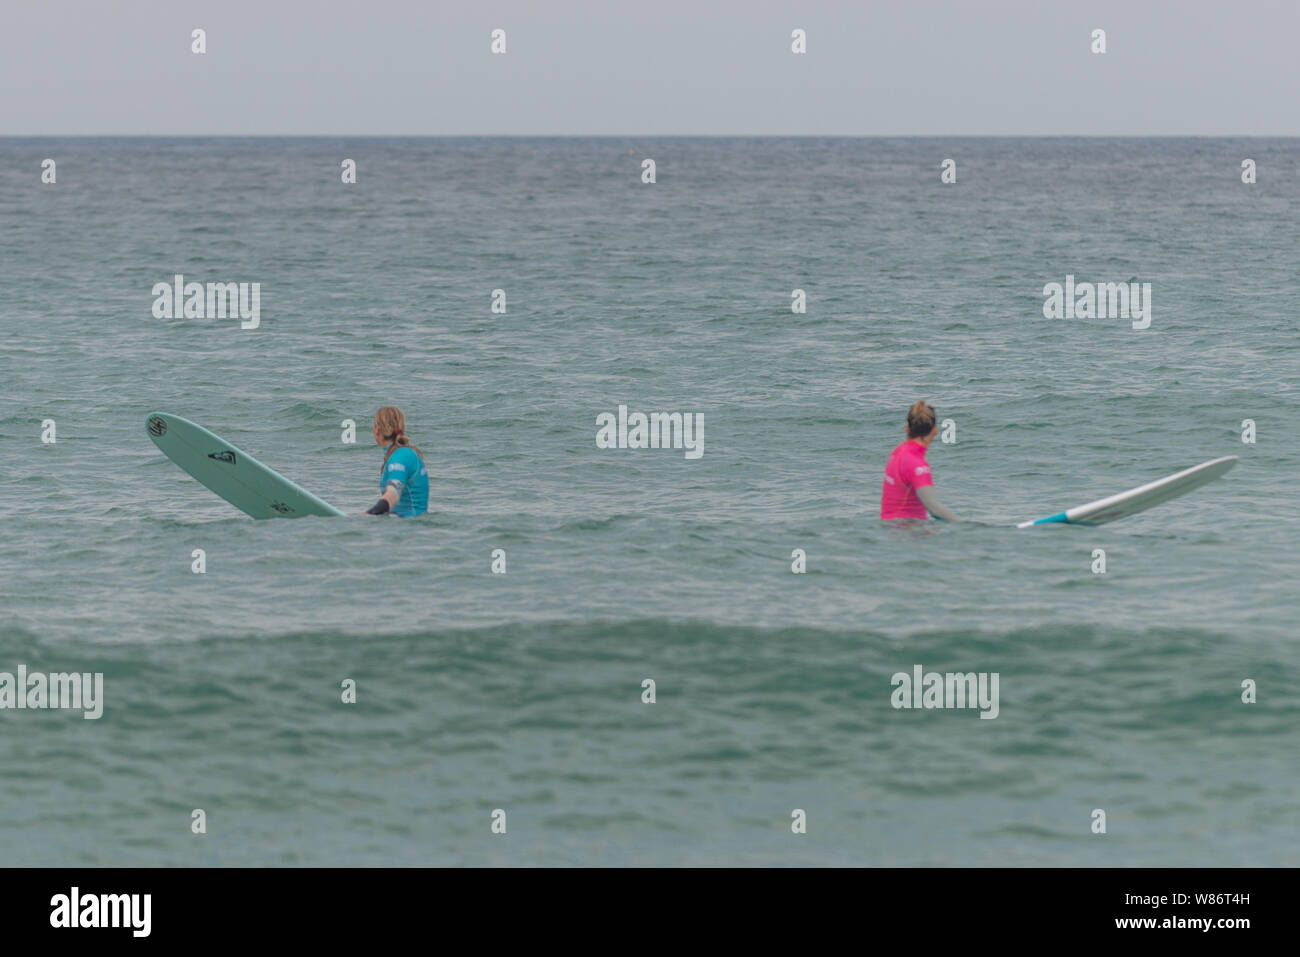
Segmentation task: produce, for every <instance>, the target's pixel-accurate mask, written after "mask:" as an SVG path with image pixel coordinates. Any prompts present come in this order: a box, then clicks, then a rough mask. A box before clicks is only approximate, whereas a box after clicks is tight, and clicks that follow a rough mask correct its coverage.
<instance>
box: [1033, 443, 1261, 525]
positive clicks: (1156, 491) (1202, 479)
mask: <svg viewBox="0 0 1300 957" xmlns="http://www.w3.org/2000/svg"><path fill="white" fill-rule="evenodd" d="M1236 464H1237V456H1235V455H1225V456H1223V458H1219V459H1210V461H1208V462H1202V463H1201V464H1200V465H1193V466H1192V467H1191V468H1189V469H1183V470H1182V471H1181V472H1175V473H1174V474H1173V475H1166V476H1165V477H1164V478H1162V479H1157V480H1156V481H1154V482H1148V483H1147V484H1146V485H1139V486H1138V487H1137V488H1131V489H1129V490H1128V491H1127V492H1120V493H1119V494H1118V495H1110V496H1107V497H1106V498H1099V499H1097V501H1095V502H1089V503H1088V504H1087V505H1076V506H1075V507H1074V508H1067V509H1066V510H1065V511H1064V512H1057V513H1056V514H1055V515H1049V516H1047V517H1046V518H1039V519H1034V520H1033V521H1029V522H1021V523H1020V524H1019V525H1017V526H1016V528H1028V527H1029V526H1030V525H1050V524H1053V523H1057V522H1065V523H1068V524H1070V525H1101V524H1103V523H1105V522H1113V521H1115V519H1117V518H1127V517H1128V516H1129V515H1136V514H1137V513H1138V512H1145V511H1146V510H1147V509H1149V508H1150V507H1151V506H1152V505H1159V504H1160V503H1161V502H1167V501H1169V500H1170V499H1171V498H1177V497H1178V496H1180V495H1186V494H1187V493H1188V492H1190V491H1192V489H1197V488H1200V487H1201V486H1202V485H1204V484H1205V483H1206V482H1213V481H1214V480H1215V479H1216V478H1218V477H1219V476H1221V475H1223V474H1224V473H1225V472H1227V471H1228V470H1229V469H1230V468H1232V467H1233V466H1234V465H1236Z"/></svg>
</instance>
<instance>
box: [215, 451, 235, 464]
mask: <svg viewBox="0 0 1300 957" xmlns="http://www.w3.org/2000/svg"><path fill="white" fill-rule="evenodd" d="M208 458H210V459H216V460H217V461H218V462H225V463H226V464H227V465H235V464H237V463H236V462H235V453H234V452H232V451H230V450H229V449H222V450H221V451H220V452H209V453H208Z"/></svg>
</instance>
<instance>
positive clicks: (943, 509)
mask: <svg viewBox="0 0 1300 957" xmlns="http://www.w3.org/2000/svg"><path fill="white" fill-rule="evenodd" d="M916 497H917V498H919V499H920V500H921V504H922V505H924V506H925V510H926V511H927V512H929V513H930V514H931V515H933V516H934V517H935V518H941V519H943V520H944V521H945V522H960V521H961V519H960V518H958V517H957V515H956V513H954V512H953V510H952V509H950V508H948V507H947V506H946V505H944V504H943V502H941V501H939V493H938V492H937V491H936V490H935V487H934V486H933V485H922V486H921V487H920V488H918V489H917V490H916Z"/></svg>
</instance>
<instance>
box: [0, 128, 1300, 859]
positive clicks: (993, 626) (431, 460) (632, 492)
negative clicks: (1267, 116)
mask: <svg viewBox="0 0 1300 957" xmlns="http://www.w3.org/2000/svg"><path fill="white" fill-rule="evenodd" d="M46 158H52V159H54V160H55V161H56V164H57V166H56V175H57V182H56V183H54V184H42V183H41V179H40V174H41V163H42V161H43V160H44V159H46ZM646 158H650V159H653V160H654V161H655V173H656V182H654V183H643V182H642V163H643V161H644V160H645V159H646ZM948 158H952V159H953V160H955V162H956V169H957V182H956V183H953V184H944V183H942V182H941V181H940V172H941V171H940V164H941V163H942V162H943V160H945V159H948ZM1247 158H1249V159H1253V160H1254V161H1255V162H1256V164H1257V167H1258V182H1256V183H1254V184H1245V183H1243V182H1242V181H1241V163H1242V160H1243V159H1247ZM345 159H352V160H355V162H356V164H357V181H356V183H355V184H345V183H343V182H341V175H340V174H341V164H342V163H343V161H344V160H345ZM1297 211H1300V140H1294V139H1221V140H1217V139H1114V140H1112V139H1068V138H1062V139H951V140H945V139H816V138H798V139H795V138H792V139H743V138H726V139H692V138H683V139H674V138H662V139H636V138H617V137H616V138H594V139H563V138H557V139H509V138H503V139H490V138H489V139H437V138H432V139H276V138H251V139H157V138H120V139H118V138H109V139H13V138H10V139H0V334H2V337H0V462H2V463H3V467H2V469H0V514H3V517H4V530H3V534H0V672H10V673H13V672H16V670H17V668H18V666H19V665H25V666H26V667H27V669H28V670H29V671H42V672H63V671H78V672H91V673H94V672H102V673H103V676H104V678H103V682H104V685H103V688H104V691H103V716H102V717H101V718H99V719H98V720H85V719H84V718H83V717H82V715H81V714H80V713H79V712H75V711H54V710H30V709H24V710H13V709H4V710H0V865H172V866H208V865H277V866H279V865H357V866H379V865H398V866H408V865H458V866H476V865H492V866H497V865H500V866H511V865H528V866H534V865H561V866H569V865H650V866H666V865H777V866H783V865H835V866H840V865H934V866H960V865H1013V866H1014V865H1048V866H1056V865H1085V866H1116V865H1118V866H1130V865H1172V866H1199V865H1218V866H1225V865H1226V866H1248V865H1295V864H1297V863H1300V860H1298V852H1297V846H1298V845H1297V841H1296V834H1297V831H1298V829H1300V757H1298V755H1300V698H1298V697H1297V689H1300V654H1298V651H1297V635H1298V632H1297V628H1298V627H1300V626H1298V625H1297V622H1300V594H1298V588H1297V583H1298V582H1300V534H1297V533H1298V531H1300V522H1298V521H1297V515H1298V514H1300V481H1297V476H1298V475H1300V438H1298V430H1297V422H1300V391H1297V386H1298V384H1300V335H1298V325H1300V323H1298V319H1300V255H1298V254H1297V253H1298V251H1300V216H1298V215H1297ZM178 273H180V274H183V275H184V276H185V279H186V280H187V281H197V282H204V283H206V282H219V281H220V282H249V283H252V282H257V283H260V284H261V286H260V289H261V299H260V325H259V326H258V327H257V328H256V329H242V328H240V322H239V321H238V320H237V319H230V318H226V319H214V318H204V319H198V318H189V319H186V318H173V319H159V318H156V317H155V316H154V314H153V304H154V300H155V295H154V293H153V292H152V290H153V287H154V285H155V283H160V282H161V283H170V282H171V281H172V280H173V277H174V276H175V275H176V274H178ZM1067 275H1072V276H1074V277H1075V280H1076V281H1077V282H1127V281H1128V280H1130V279H1131V278H1132V279H1134V280H1135V281H1138V282H1149V283H1151V289H1152V293H1151V297H1152V298H1151V301H1152V313H1151V323H1150V327H1149V328H1147V329H1143V330H1137V329H1134V328H1133V327H1132V323H1131V322H1129V321H1128V320H1125V319H1120V318H1105V319H1101V318H1097V319H1045V318H1044V317H1043V304H1044V299H1045V296H1044V293H1043V288H1044V286H1045V285H1046V284H1048V283H1052V282H1058V283H1064V282H1065V280H1066V277H1067ZM796 289H801V290H804V292H805V294H806V297H807V311H806V312H805V313H802V314H799V313H795V312H792V310H791V302H792V293H793V291H794V290H796ZM494 290H502V291H503V292H504V297H505V303H506V308H505V312H504V313H502V312H494V311H493V296H494ZM921 398H924V399H927V400H928V401H930V402H932V403H933V404H934V405H935V407H936V408H937V410H938V414H939V417H940V419H941V420H951V426H950V429H949V432H950V437H951V438H953V439H955V441H951V442H941V441H936V442H935V444H934V446H933V447H932V448H931V451H930V453H929V458H930V462H931V464H932V466H933V470H934V476H935V480H936V483H937V486H938V488H939V489H940V491H941V494H942V496H943V499H944V501H945V502H946V504H948V505H949V506H950V507H951V508H953V509H954V510H955V511H957V512H958V513H959V514H960V515H962V516H963V517H964V518H967V519H970V520H971V521H969V522H967V523H965V524H962V525H944V524H941V523H929V524H926V525H921V526H915V525H914V526H911V527H894V526H888V525H886V524H884V523H882V522H881V521H880V520H879V500H880V487H881V476H882V473H883V468H884V465H885V462H886V460H887V458H888V456H889V453H890V451H891V449H892V448H893V447H894V446H895V445H896V444H897V443H898V442H899V441H901V440H902V438H903V420H904V416H905V414H906V410H907V408H908V406H909V405H911V403H912V402H914V401H915V400H917V399H921ZM388 404H393V405H397V406H399V407H401V408H402V409H403V410H404V412H405V414H406V416H407V431H408V433H409V434H410V435H411V437H412V439H413V440H414V441H415V443H416V444H417V445H418V446H419V447H420V448H421V449H422V451H423V453H424V457H425V461H426V463H427V466H428V469H429V472H430V509H429V514H428V515H427V516H425V517H422V518H418V519H410V520H401V519H395V518H391V517H390V518H385V519H377V518H360V517H349V518H346V519H337V518H335V519H326V518H306V519H302V520H298V521H263V522H258V521H254V520H252V519H250V518H247V517H245V516H244V515H242V514H241V513H239V512H238V511H236V510H235V509H234V508H232V507H231V506H229V505H227V504H226V503H224V502H223V501H222V500H220V499H219V498H217V497H216V496H215V495H213V494H212V493H210V492H209V491H208V490H206V489H205V488H203V487H202V486H201V485H199V484H198V483H197V482H196V481H195V480H194V479H192V478H191V477H189V476H188V475H187V474H185V473H184V472H182V471H181V470H180V469H178V468H177V467H176V466H175V465H173V464H172V463H171V462H170V461H169V460H168V459H166V458H165V457H164V456H163V455H162V453H161V452H160V451H159V450H158V449H157V448H156V447H155V446H154V445H153V443H152V442H151V441H150V440H149V437H148V435H147V434H146V431H145V419H146V415H147V414H148V413H149V412H151V411H155V410H162V411H167V412H170V413H173V414H176V415H181V416H185V417H187V418H190V419H193V420H194V421H196V422H198V423H200V424H201V425H204V426H206V427H207V428H209V429H211V430H212V431H214V432H216V433H217V434H219V435H221V436H222V437H224V438H226V439H227V440H228V441H230V442H232V443H234V444H235V445H237V446H239V447H240V448H241V449H243V450H245V451H246V452H247V453H249V454H251V455H254V456H256V457H257V458H258V459H260V460H261V461H263V462H264V463H266V464H267V465H269V466H271V467H272V468H274V469H276V470H278V471H280V472H282V473H283V474H284V475H286V476H287V477H289V478H291V479H293V480H294V481H296V482H298V483H299V484H301V485H303V486H305V487H306V488H308V489H310V490H311V491H312V492H314V493H316V494H317V495H319V496H321V497H322V498H324V499H326V500H327V501H329V502H331V503H333V504H335V505H337V506H338V507H340V508H342V509H343V510H344V511H346V512H349V513H357V512H361V511H363V510H364V509H366V508H367V507H369V506H370V505H371V504H372V503H373V502H374V501H375V499H376V498H377V496H378V491H379V488H378V475H379V467H380V462H381V459H382V451H381V450H380V449H379V448H378V447H377V446H376V445H375V444H374V442H373V440H372V439H371V437H370V435H369V426H370V419H371V416H372V415H373V414H374V411H375V410H376V409H377V408H378V407H380V406H382V405H388ZM619 405H626V406H627V407H628V409H629V410H630V411H641V412H646V413H649V412H656V411H659V412H690V413H698V414H701V415H702V416H703V420H704V424H705V429H704V454H703V455H702V457H700V458H698V459H689V458H687V456H686V455H685V454H684V452H683V451H682V450H677V449H646V450H621V449H602V448H598V447H597V444H596V431H597V426H596V418H597V416H598V415H600V414H601V413H607V412H608V413H617V410H618V407H619ZM46 420H53V423H54V441H53V442H52V443H50V442H43V441H42V434H43V432H45V433H48V426H46V425H43V423H45V422H46ZM347 420H352V421H353V422H355V423H356V433H357V438H356V441H355V442H354V443H348V442H346V441H344V432H345V422H346V421H347ZM1245 420H1251V421H1252V422H1253V423H1254V430H1253V431H1254V434H1253V438H1254V441H1253V442H1243V441H1242V438H1243V428H1244V425H1243V423H1244V422H1245ZM47 437H48V435H47ZM1251 437H1252V436H1251V435H1249V434H1247V438H1251ZM1221 455H1237V456H1240V458H1241V461H1240V464H1239V465H1238V466H1237V468H1236V469H1235V470H1234V471H1232V472H1231V473H1229V474H1228V475H1227V476H1226V477H1225V478H1223V479H1221V480H1219V481H1217V482H1215V483H1213V484H1211V485H1209V486H1206V487H1205V488H1202V489H1200V490H1198V491H1196V492H1194V493H1192V494H1190V495H1188V496H1187V497H1185V498H1182V499H1179V500H1177V501H1175V502H1171V503H1168V504H1165V505H1162V506H1159V507H1158V508H1156V509H1153V510H1151V511H1149V512H1146V513H1144V514H1142V515H1138V516H1135V517H1132V518H1128V519H1125V520H1123V521H1120V522H1116V523H1113V524H1111V525H1107V526H1102V527H1097V528H1080V527H1064V526H1049V527H1043V528H1035V529H1029V530H1018V529H1016V528H1015V527H1014V525H1015V523H1016V522H1019V521H1023V520H1026V519H1031V518H1037V517H1040V516H1043V515H1047V514H1051V513H1054V512H1057V511H1060V510H1062V509H1064V508H1066V507H1069V506H1072V505H1077V504H1081V503H1083V502H1087V501H1090V500H1091V499H1094V498H1098V497H1101V496H1103V495H1107V494H1110V493H1113V492H1118V491H1121V490H1124V489H1126V488H1129V487H1131V486H1134V485H1138V484H1140V483H1142V482H1146V481H1150V480H1152V479H1155V478H1159V477H1161V476H1163V475H1166V474H1168V473H1170V472H1173V471H1176V470H1178V469H1181V468H1185V467H1187V466H1190V465H1193V464H1196V463H1198V462H1201V461H1204V460H1206V459H1210V458H1214V457H1217V456H1221ZM197 549H202V550H203V554H204V561H205V563H206V564H205V568H206V570H205V571H204V572H203V573H202V574H196V573H195V572H194V571H193V570H192V569H193V564H194V562H195V558H194V557H193V555H194V552H195V550H197ZM497 549H501V550H503V551H504V556H505V562H506V565H505V573H504V574H494V573H493V567H492V566H493V553H494V551H495V550H497ZM796 550H802V552H803V554H804V555H805V556H806V572H805V573H802V574H796V573H794V572H793V571H792V564H793V563H794V562H796V558H795V552H796ZM1097 550H1102V551H1103V552H1104V561H1105V570H1104V572H1100V571H1098V570H1097V569H1098V568H1099V565H1098V561H1099V552H1098V551H1097ZM916 665H921V666H922V667H923V669H924V670H926V671H938V672H950V671H951V672H963V673H964V672H976V673H980V672H984V673H990V674H992V673H997V674H998V675H999V688H1000V692H999V693H1000V700H999V710H998V715H997V717H996V718H995V719H992V720H988V719H981V718H980V717H979V711H978V710H975V709H970V708H965V709H898V708H895V707H894V706H893V704H892V703H891V694H892V692H893V690H894V688H893V684H892V676H893V675H894V674H896V673H898V672H904V673H908V674H911V672H912V670H913V668H914V666H916ZM646 679H652V680H653V682H654V691H655V700H654V702H653V703H645V702H644V701H643V694H645V693H646V692H645V691H644V685H643V682H645V680H646ZM349 680H350V681H353V682H355V687H356V692H355V694H356V701H355V703H344V702H343V700H342V698H343V695H344V692H343V690H342V689H343V686H344V683H345V682H348V681H349ZM1247 681H1249V682H1253V684H1254V688H1255V695H1256V700H1255V702H1254V703H1245V702H1243V700H1242V696H1243V682H1247ZM196 809H201V810H202V811H203V812H204V816H205V819H206V833H203V834H195V833H193V830H192V820H193V815H194V811H195V810H196ZM796 810H798V811H802V812H804V814H805V815H806V822H807V825H806V833H802V834H799V833H794V832H793V828H792V822H793V821H794V820H795V818H796V817H797V816H798V815H796V814H795V812H796ZM1097 810H1102V811H1104V812H1105V825H1106V830H1105V833H1104V834H1101V833H1094V826H1095V825H1094V821H1095V819H1096V815H1095V814H1094V812H1095V811H1097ZM497 811H501V812H504V821H505V824H506V830H505V833H504V834H502V833H494V830H493V823H494V819H495V820H497V821H501V820H502V819H503V815H501V814H495V812H497ZM494 815H495V817H494Z"/></svg>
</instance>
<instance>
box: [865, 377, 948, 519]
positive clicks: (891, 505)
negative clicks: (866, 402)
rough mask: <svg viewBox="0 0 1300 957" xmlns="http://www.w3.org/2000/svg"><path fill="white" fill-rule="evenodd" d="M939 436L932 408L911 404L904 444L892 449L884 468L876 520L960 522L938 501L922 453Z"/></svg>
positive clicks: (926, 404) (928, 468)
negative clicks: (936, 519)
mask: <svg viewBox="0 0 1300 957" xmlns="http://www.w3.org/2000/svg"><path fill="white" fill-rule="evenodd" d="M938 434H939V423H938V420H937V418H936V416H935V414H934V406H932V405H930V404H929V403H928V402H917V403H914V404H913V406H912V408H910V409H908V411H907V440H906V441H905V442H902V443H900V444H899V445H898V447H897V448H895V449H894V451H893V454H892V455H890V456H889V464H888V465H886V466H885V481H884V484H883V485H882V486H881V489H880V517H881V519H882V520H884V521H892V520H894V519H898V518H922V519H923V518H925V517H926V516H927V514H929V515H933V516H934V517H935V518H941V519H943V520H944V521H945V522H960V521H961V519H960V518H958V517H957V516H956V515H955V514H953V512H952V510H951V509H949V508H947V507H946V506H945V505H944V504H943V503H942V502H940V501H939V493H938V491H936V489H935V487H934V479H933V478H931V476H930V463H928V462H927V461H926V460H925V452H926V449H928V448H929V447H930V443H931V442H933V441H934V437H935V436H936V435H938Z"/></svg>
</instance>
